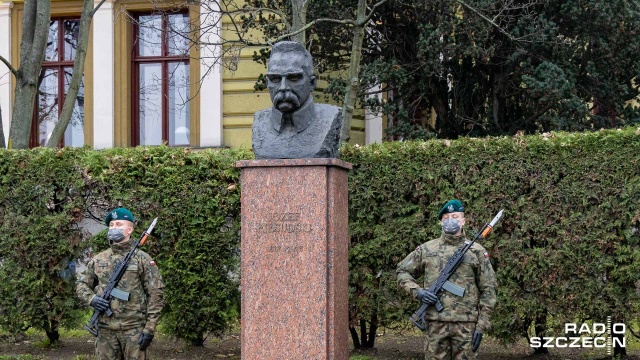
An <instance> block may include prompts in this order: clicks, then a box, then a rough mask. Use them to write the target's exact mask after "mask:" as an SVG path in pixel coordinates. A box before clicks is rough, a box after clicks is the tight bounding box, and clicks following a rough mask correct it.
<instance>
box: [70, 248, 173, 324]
mask: <svg viewBox="0 0 640 360" xmlns="http://www.w3.org/2000/svg"><path fill="white" fill-rule="evenodd" d="M130 247H131V242H130V241H127V242H126V243H120V244H114V245H112V246H111V249H108V250H105V251H103V252H101V253H99V254H98V255H96V256H95V257H94V258H93V259H92V260H91V261H89V264H87V268H86V269H85V270H84V271H82V272H81V273H80V274H79V275H78V279H77V281H76V293H77V295H78V297H79V298H80V300H81V301H83V302H84V303H85V304H87V305H89V304H90V303H91V299H92V298H93V297H94V296H95V295H96V294H101V293H102V291H103V289H104V288H105V287H106V286H107V284H108V283H109V278H110V277H111V274H112V273H113V270H114V268H115V266H116V264H117V263H118V261H120V260H121V259H122V258H123V257H124V256H125V255H126V254H127V252H128V251H129V249H130ZM116 287H117V288H118V289H120V290H122V291H126V292H129V294H130V295H129V300H128V301H123V300H120V299H115V298H114V299H113V300H111V310H113V315H112V316H111V317H107V316H106V315H105V314H103V315H102V316H100V318H99V319H98V326H99V327H100V328H104V329H110V330H129V329H133V328H136V327H140V326H144V331H145V332H148V333H150V334H153V333H154V331H155V328H156V325H157V324H158V320H159V319H160V312H161V310H162V307H163V306H164V299H163V292H164V289H163V288H164V285H163V283H162V276H161V275H160V271H159V270H158V266H156V264H155V262H154V261H153V260H152V259H151V256H149V255H148V254H147V253H145V252H144V251H141V250H138V251H137V252H136V255H135V256H134V258H132V259H131V260H130V261H129V266H128V267H127V271H125V274H124V275H123V276H122V279H121V280H120V282H119V283H118V285H117V286H116Z"/></svg>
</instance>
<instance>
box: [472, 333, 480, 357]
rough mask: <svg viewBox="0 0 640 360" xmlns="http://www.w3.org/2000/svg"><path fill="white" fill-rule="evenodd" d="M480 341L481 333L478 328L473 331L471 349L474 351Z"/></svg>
mask: <svg viewBox="0 0 640 360" xmlns="http://www.w3.org/2000/svg"><path fill="white" fill-rule="evenodd" d="M481 341H482V333H481V332H480V331H478V330H474V331H473V339H472V340H471V351H473V352H476V350H478V348H479V347H480V342H481Z"/></svg>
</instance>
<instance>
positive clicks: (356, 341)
mask: <svg viewBox="0 0 640 360" xmlns="http://www.w3.org/2000/svg"><path fill="white" fill-rule="evenodd" d="M349 332H350V333H351V340H352V341H353V347H354V348H356V349H360V348H362V345H361V344H360V338H359V337H358V332H357V331H356V328H354V327H353V326H349Z"/></svg>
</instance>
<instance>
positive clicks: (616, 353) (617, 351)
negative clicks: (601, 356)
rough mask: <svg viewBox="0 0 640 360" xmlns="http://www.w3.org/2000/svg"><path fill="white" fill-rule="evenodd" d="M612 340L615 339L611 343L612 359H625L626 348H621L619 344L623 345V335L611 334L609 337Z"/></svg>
mask: <svg viewBox="0 0 640 360" xmlns="http://www.w3.org/2000/svg"><path fill="white" fill-rule="evenodd" d="M611 336H612V337H613V338H614V339H617V340H615V341H613V358H614V359H620V358H621V357H623V356H624V357H626V356H627V348H626V347H622V346H620V344H625V345H626V343H625V339H624V334H616V333H614V334H612V335H611Z"/></svg>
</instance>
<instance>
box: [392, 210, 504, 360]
mask: <svg viewBox="0 0 640 360" xmlns="http://www.w3.org/2000/svg"><path fill="white" fill-rule="evenodd" d="M438 219H440V220H442V235H441V236H440V237H439V238H437V239H434V240H431V241H428V242H426V243H424V244H422V245H420V246H418V247H417V248H416V249H415V250H414V251H413V252H412V253H411V254H409V256H407V257H406V258H405V259H404V260H402V262H400V264H398V268H397V270H396V276H397V280H398V285H400V286H401V287H402V288H404V289H405V290H406V291H407V292H409V293H410V294H411V295H413V296H414V297H415V298H416V299H418V300H420V301H421V302H423V303H425V304H429V305H432V304H435V302H436V301H437V300H438V297H437V296H436V294H433V293H432V292H430V291H428V290H427V288H428V287H429V285H430V284H431V283H433V282H434V281H435V280H436V279H437V278H438V275H439V274H440V271H441V270H442V269H443V268H444V266H445V264H446V263H447V261H448V260H449V259H450V258H451V256H452V255H453V253H454V252H455V251H456V250H457V249H458V248H460V247H461V246H462V245H463V244H464V241H465V240H466V238H465V233H464V231H463V230H462V226H463V225H464V221H465V220H464V207H463V206H462V203H461V202H460V201H458V200H450V201H448V202H447V203H446V204H445V206H444V207H443V208H442V209H441V210H440V212H439V213H438ZM422 275H424V286H420V285H418V284H417V283H416V280H415V279H416V278H418V277H420V276H422ZM449 281H450V282H451V283H453V285H456V286H457V287H459V288H458V291H456V292H458V293H460V292H461V291H462V289H464V293H463V296H462V297H460V296H457V295H454V294H453V293H450V292H449V291H443V293H442V294H441V295H440V298H439V300H440V302H441V303H442V305H443V306H444V309H443V310H442V311H441V312H438V311H436V309H435V306H430V307H429V308H428V310H427V312H426V314H425V320H426V322H427V325H426V329H425V341H424V352H425V357H424V358H425V359H426V360H430V359H452V358H453V359H472V358H475V351H476V350H477V349H478V347H479V346H480V341H481V340H482V334H483V333H484V332H485V331H486V330H487V329H488V328H489V318H490V315H491V311H492V310H493V307H494V305H495V303H496V292H495V288H496V276H495V273H494V272H493V268H492V267H491V262H490V261H489V254H488V252H487V251H486V250H485V249H484V247H482V245H480V244H478V243H474V244H473V246H472V247H471V248H470V249H469V251H467V252H466V253H465V255H464V259H463V261H462V263H461V264H460V266H458V268H457V269H456V271H455V272H454V273H453V274H452V275H451V277H450V278H449Z"/></svg>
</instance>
